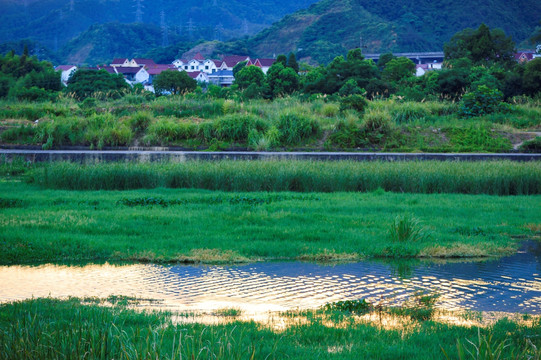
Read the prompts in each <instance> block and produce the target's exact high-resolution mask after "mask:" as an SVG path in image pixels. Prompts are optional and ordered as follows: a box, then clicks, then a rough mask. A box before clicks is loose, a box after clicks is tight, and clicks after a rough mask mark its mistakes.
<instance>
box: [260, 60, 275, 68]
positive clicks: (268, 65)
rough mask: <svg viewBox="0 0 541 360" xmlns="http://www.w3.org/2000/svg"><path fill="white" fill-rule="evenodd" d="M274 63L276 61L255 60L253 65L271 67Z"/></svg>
mask: <svg viewBox="0 0 541 360" xmlns="http://www.w3.org/2000/svg"><path fill="white" fill-rule="evenodd" d="M275 62H276V59H257V60H256V61H255V65H256V66H257V64H258V63H259V65H261V66H264V67H271V66H272V64H274V63H275Z"/></svg>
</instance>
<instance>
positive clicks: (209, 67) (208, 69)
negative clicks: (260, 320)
mask: <svg viewBox="0 0 541 360" xmlns="http://www.w3.org/2000/svg"><path fill="white" fill-rule="evenodd" d="M201 71H203V72H204V73H207V74H212V73H213V72H216V71H218V68H217V67H216V64H215V63H214V61H212V60H209V59H207V60H205V61H203V64H202V68H201Z"/></svg>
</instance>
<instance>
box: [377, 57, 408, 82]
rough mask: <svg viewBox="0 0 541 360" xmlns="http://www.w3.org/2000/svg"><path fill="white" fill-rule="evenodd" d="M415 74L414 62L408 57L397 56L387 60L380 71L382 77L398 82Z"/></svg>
mask: <svg viewBox="0 0 541 360" xmlns="http://www.w3.org/2000/svg"><path fill="white" fill-rule="evenodd" d="M413 75H415V64H414V63H413V61H411V60H410V59H408V58H405V57H399V58H395V59H392V60H391V61H389V62H388V63H387V64H386V65H385V68H384V69H383V71H382V77H383V78H384V79H385V80H388V81H394V82H398V81H400V80H402V79H404V78H407V77H410V76H413Z"/></svg>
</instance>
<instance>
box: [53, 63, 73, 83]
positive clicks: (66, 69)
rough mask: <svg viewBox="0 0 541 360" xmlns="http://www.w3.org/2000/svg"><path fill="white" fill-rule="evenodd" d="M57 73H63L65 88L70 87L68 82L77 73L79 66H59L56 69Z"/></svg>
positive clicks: (61, 77)
mask: <svg viewBox="0 0 541 360" xmlns="http://www.w3.org/2000/svg"><path fill="white" fill-rule="evenodd" d="M54 69H55V70H56V71H62V74H61V75H60V80H61V81H62V84H63V85H64V86H68V80H69V79H70V76H71V75H73V73H74V72H76V71H77V66H75V65H58V66H57V67H55V68H54Z"/></svg>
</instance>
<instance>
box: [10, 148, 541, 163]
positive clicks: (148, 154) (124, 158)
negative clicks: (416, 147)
mask: <svg viewBox="0 0 541 360" xmlns="http://www.w3.org/2000/svg"><path fill="white" fill-rule="evenodd" d="M16 158H19V159H20V158H24V159H25V160H26V161H29V162H53V161H68V162H77V163H100V162H159V161H170V162H183V161H195V160H200V161H216V160H318V161H342V160H349V161H423V160H437V161H487V160H510V161H541V154H477V153H471V154H430V153H336V152H235V151H220V152H206V151H78V150H2V149H0V161H11V160H13V159H16Z"/></svg>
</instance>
